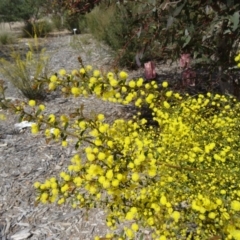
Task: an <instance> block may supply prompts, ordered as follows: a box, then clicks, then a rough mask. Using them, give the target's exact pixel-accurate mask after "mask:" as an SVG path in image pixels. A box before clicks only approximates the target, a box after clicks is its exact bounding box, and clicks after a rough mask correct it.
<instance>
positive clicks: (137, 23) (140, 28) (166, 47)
mask: <svg viewBox="0 0 240 240" xmlns="http://www.w3.org/2000/svg"><path fill="white" fill-rule="evenodd" d="M111 3H112V4H111V5H110V8H112V5H115V6H116V8H115V10H116V12H115V14H114V17H113V19H110V20H109V21H110V22H112V28H114V27H115V23H116V22H117V21H120V22H122V23H123V22H125V23H126V25H128V29H125V30H126V32H124V31H123V32H121V29H120V33H119V45H120V49H121V54H120V58H121V56H124V54H125V53H127V54H129V55H132V56H134V57H133V59H132V61H133V63H134V62H135V60H136V61H137V62H138V64H139V63H140V62H144V58H151V59H155V58H162V59H172V60H177V59H179V56H180V54H181V53H190V54H191V55H192V56H193V57H194V59H195V61H196V62H197V63H201V64H203V63H207V64H212V65H213V66H214V67H216V66H224V68H226V69H227V68H228V67H229V66H230V65H231V64H232V63H233V62H232V59H233V56H234V55H235V54H236V50H237V47H238V44H239V35H240V27H239V26H240V24H239V2H238V1H201V0H194V1H190V0H184V1H172V2H170V1H163V0H162V1H152V0H149V1H124V2H122V1H119V2H118V3H116V2H114V1H111ZM106 6H108V5H107V4H106ZM123 9H124V10H123ZM104 13H105V11H104ZM101 18H102V15H101V14H98V18H97V20H95V22H96V23H97V24H98V21H100V22H101ZM116 28H117V29H118V25H116ZM91 29H92V28H91ZM109 29H110V31H111V26H108V25H107V24H106V28H105V30H106V32H109ZM118 30H119V29H118ZM102 31H103V30H102ZM95 32H96V31H95ZM122 33H124V34H122ZM95 35H96V34H95ZM110 35H113V36H115V35H117V34H116V33H113V34H110ZM123 36H125V39H124V38H123ZM110 44H112V42H111V41H110ZM126 65H128V66H129V62H126Z"/></svg>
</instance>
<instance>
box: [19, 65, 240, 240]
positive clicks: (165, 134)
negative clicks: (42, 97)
mask: <svg viewBox="0 0 240 240" xmlns="http://www.w3.org/2000/svg"><path fill="white" fill-rule="evenodd" d="M54 76H55V75H54ZM54 76H51V77H50V78H49V79H48V80H47V81H46V84H48V88H49V89H50V90H54V89H61V90H62V92H63V94H64V95H65V96H75V97H78V96H80V95H84V96H89V95H92V94H95V95H96V96H98V97H100V98H102V99H103V100H106V101H111V102H114V103H121V104H123V105H127V104H134V105H135V106H136V107H138V108H139V109H140V108H141V107H143V106H148V108H149V109H150V110H151V111H152V115H153V120H154V121H155V122H156V123H157V124H158V125H157V126H151V125H150V124H149V123H148V120H147V119H144V118H142V117H141V115H140V114H136V115H135V116H133V118H132V119H130V120H129V119H124V118H122V119H116V120H115V121H114V122H113V123H108V122H107V120H106V119H105V116H104V115H103V114H99V115H97V116H96V118H95V119H85V118H84V116H83V115H82V111H81V109H77V110H76V112H74V113H70V114H69V115H68V114H66V115H62V116H56V115H54V114H50V115H46V114H44V110H45V107H44V105H40V106H37V104H36V105H35V103H33V102H30V103H29V105H30V106H32V112H26V109H25V108H24V106H16V108H17V109H18V110H17V111H18V112H19V113H20V114H22V115H23V119H24V116H25V117H28V118H29V117H31V120H32V121H34V122H35V123H34V124H33V125H32V132H33V133H37V132H38V131H42V130H44V131H45V136H46V138H47V139H48V140H55V141H60V142H61V144H62V145H63V146H67V145H68V144H70V143H68V137H70V136H71V138H74V137H75V139H76V142H75V147H76V149H79V152H78V153H77V154H75V155H74V156H72V158H71V160H70V163H69V166H68V168H67V169H65V170H63V171H62V172H61V173H60V174H59V177H56V178H55V177H52V178H50V179H46V180H45V182H42V183H40V182H35V183H34V187H35V188H36V191H37V194H38V196H37V201H40V202H42V203H53V202H56V203H57V204H64V203H70V204H71V205H72V207H74V208H76V207H80V208H83V207H84V208H87V209H89V208H103V209H106V212H107V219H106V225H107V226H109V227H110V228H112V230H113V233H112V234H111V235H110V237H109V238H110V239H134V238H135V236H140V235H139V234H140V233H141V229H143V228H147V229H149V230H150V231H151V235H152V238H153V239H158V240H163V239H196V240H197V239H199V240H202V239H213V238H216V239H240V134H239V133H240V103H239V102H238V101H237V100H236V99H235V98H234V97H231V96H223V95H219V94H211V93H208V94H206V95H202V94H199V95H197V96H192V97H190V96H188V95H180V94H179V93H177V92H173V91H171V90H169V89H168V83H167V82H163V83H162V84H161V85H159V84H158V83H157V82H156V81H151V82H144V80H143V79H142V78H139V79H130V80H128V79H127V77H128V74H127V73H125V72H123V71H122V72H120V73H118V72H110V73H107V74H104V73H101V71H99V70H94V69H92V68H91V67H90V66H88V68H84V66H82V68H81V69H80V70H73V71H72V73H67V72H66V71H65V70H63V69H62V70H61V72H60V73H59V75H58V76H55V77H54ZM52 83H54V84H55V85H54V86H55V87H54V88H52V87H50V84H52ZM28 108H29V106H28ZM82 142H86V143H88V146H86V147H85V148H83V149H82V148H80V147H81V143H82ZM121 222H123V223H127V225H126V226H127V227H125V228H124V231H123V233H122V234H120V235H119V234H117V233H116V231H115V230H116V229H117V227H118V224H119V223H121ZM96 239H99V237H96Z"/></svg>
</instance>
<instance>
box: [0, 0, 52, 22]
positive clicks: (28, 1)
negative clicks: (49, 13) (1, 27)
mask: <svg viewBox="0 0 240 240" xmlns="http://www.w3.org/2000/svg"><path fill="white" fill-rule="evenodd" d="M47 2H48V0H1V1H0V16H1V17H0V19H2V20H3V21H5V22H11V21H19V20H24V21H27V20H28V19H30V18H31V17H34V18H38V16H39V14H40V9H41V10H43V7H44V6H45V4H46V3H47Z"/></svg>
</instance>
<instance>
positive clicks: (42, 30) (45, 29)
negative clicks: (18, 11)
mask: <svg viewBox="0 0 240 240" xmlns="http://www.w3.org/2000/svg"><path fill="white" fill-rule="evenodd" d="M52 30H53V24H52V23H51V22H50V21H48V20H39V21H35V22H27V23H25V25H24V27H23V29H22V36H23V37H30V38H33V37H35V36H36V37H46V36H47V34H48V33H50V32H51V31H52Z"/></svg>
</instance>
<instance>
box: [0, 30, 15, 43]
mask: <svg viewBox="0 0 240 240" xmlns="http://www.w3.org/2000/svg"><path fill="white" fill-rule="evenodd" d="M15 42H16V38H15V37H14V36H13V34H11V33H9V32H1V33H0V46H1V45H8V44H13V43H15Z"/></svg>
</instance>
